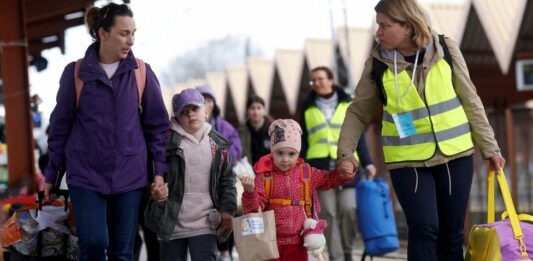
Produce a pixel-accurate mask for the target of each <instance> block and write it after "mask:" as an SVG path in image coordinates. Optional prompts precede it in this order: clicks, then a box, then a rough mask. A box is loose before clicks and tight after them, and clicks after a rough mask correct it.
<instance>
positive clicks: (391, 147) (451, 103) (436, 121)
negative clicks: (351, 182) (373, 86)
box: [381, 59, 474, 163]
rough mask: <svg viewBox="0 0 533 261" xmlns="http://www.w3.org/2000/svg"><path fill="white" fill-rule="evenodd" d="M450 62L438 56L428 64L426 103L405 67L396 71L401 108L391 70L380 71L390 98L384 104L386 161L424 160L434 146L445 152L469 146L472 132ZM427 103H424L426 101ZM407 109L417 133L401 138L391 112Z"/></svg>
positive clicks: (384, 150)
mask: <svg viewBox="0 0 533 261" xmlns="http://www.w3.org/2000/svg"><path fill="white" fill-rule="evenodd" d="M451 73H452V71H451V69H450V66H449V64H448V63H447V62H446V61H445V60H444V59H441V60H440V61H438V62H437V63H436V64H435V65H433V66H432V67H431V69H430V70H429V72H428V75H427V77H426V83H425V90H424V93H425V98H426V103H424V101H423V100H422V98H421V97H420V95H419V94H418V91H417V88H416V86H415V85H414V84H413V86H411V88H410V89H409V90H408V93H406V91H407V86H409V84H410V82H411V79H410V77H409V75H408V74H407V72H406V71H405V70H404V71H402V72H401V73H399V74H398V85H399V95H400V97H401V100H400V107H401V110H400V108H398V104H397V102H395V101H396V100H397V93H396V85H395V80H394V72H393V71H392V70H391V69H390V68H389V69H387V70H386V71H385V72H384V73H383V77H382V82H383V88H384V90H385V93H386V95H387V98H388V100H389V101H390V102H388V103H387V105H386V106H385V107H383V118H382V125H383V128H382V131H381V136H382V141H383V152H384V155H385V162H386V163H393V162H402V161H421V160H427V159H429V158H431V157H433V155H434V154H435V149H436V148H437V146H438V147H439V150H440V151H441V152H442V153H443V154H444V155H447V156H451V155H456V154H458V153H461V152H463V151H466V150H469V149H471V148H472V147H473V146H474V144H473V143H472V135H471V132H470V125H469V123H468V118H467V117H466V113H465V111H464V109H463V107H462V105H461V101H460V100H459V98H458V97H457V93H456V92H455V89H454V87H453V83H452V80H451V79H452V77H451V76H452V75H451ZM426 104H427V105H426ZM398 112H410V113H411V116H412V118H413V124H414V126H415V128H416V134H414V135H412V136H409V137H406V138H403V139H401V138H400V137H399V135H398V130H397V129H396V126H395V125H394V121H393V119H392V115H393V114H395V113H398Z"/></svg>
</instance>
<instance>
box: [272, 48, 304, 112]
mask: <svg viewBox="0 0 533 261" xmlns="http://www.w3.org/2000/svg"><path fill="white" fill-rule="evenodd" d="M275 59H276V60H275V62H276V68H277V72H278V74H279V77H280V80H281V86H282V88H283V91H284V92H285V96H286V97H287V103H288V104H287V105H288V106H289V112H290V114H292V115H294V114H295V113H296V106H297V105H298V92H299V90H300V80H301V78H302V71H303V70H302V69H303V63H304V56H303V52H302V51H301V50H288V49H279V50H276V54H275Z"/></svg>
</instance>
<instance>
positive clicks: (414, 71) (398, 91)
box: [394, 50, 420, 112]
mask: <svg viewBox="0 0 533 261" xmlns="http://www.w3.org/2000/svg"><path fill="white" fill-rule="evenodd" d="M397 53H398V51H396V50H394V82H395V84H396V98H397V100H398V110H399V111H400V112H401V111H402V110H401V107H400V100H401V99H402V98H403V97H405V95H407V93H409V89H411V86H413V82H414V80H415V76H416V67H418V55H419V54H420V50H416V57H415V64H414V68H413V75H412V76H411V83H410V84H409V86H407V90H406V91H405V93H404V94H403V95H400V94H399V93H400V87H399V86H398V68H397V67H396V54H397Z"/></svg>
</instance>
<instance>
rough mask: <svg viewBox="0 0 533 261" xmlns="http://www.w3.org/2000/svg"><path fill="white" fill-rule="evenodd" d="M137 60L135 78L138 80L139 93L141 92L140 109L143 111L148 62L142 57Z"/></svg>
mask: <svg viewBox="0 0 533 261" xmlns="http://www.w3.org/2000/svg"><path fill="white" fill-rule="evenodd" d="M136 60H137V67H138V68H137V69H135V71H134V72H135V79H136V80H137V93H138V94H139V111H140V112H142V97H143V95H144V87H146V64H145V63H144V61H143V60H141V59H136Z"/></svg>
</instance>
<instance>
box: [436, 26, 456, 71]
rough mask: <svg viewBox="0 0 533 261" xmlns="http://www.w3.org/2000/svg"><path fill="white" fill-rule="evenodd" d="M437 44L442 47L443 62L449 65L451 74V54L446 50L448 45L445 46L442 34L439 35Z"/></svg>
mask: <svg viewBox="0 0 533 261" xmlns="http://www.w3.org/2000/svg"><path fill="white" fill-rule="evenodd" d="M439 43H440V46H442V51H444V60H445V61H446V62H447V63H448V64H449V65H450V68H451V69H452V72H453V63H452V62H453V60H452V54H451V53H450V49H448V45H446V39H444V35H443V34H439Z"/></svg>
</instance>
